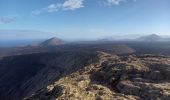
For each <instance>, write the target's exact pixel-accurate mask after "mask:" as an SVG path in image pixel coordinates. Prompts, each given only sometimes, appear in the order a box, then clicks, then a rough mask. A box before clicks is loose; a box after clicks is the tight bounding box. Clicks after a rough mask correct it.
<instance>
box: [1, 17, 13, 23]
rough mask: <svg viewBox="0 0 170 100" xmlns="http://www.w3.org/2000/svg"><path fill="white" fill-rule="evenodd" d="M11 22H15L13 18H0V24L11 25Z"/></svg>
mask: <svg viewBox="0 0 170 100" xmlns="http://www.w3.org/2000/svg"><path fill="white" fill-rule="evenodd" d="M13 21H15V18H14V17H9V16H0V23H11V22H13Z"/></svg>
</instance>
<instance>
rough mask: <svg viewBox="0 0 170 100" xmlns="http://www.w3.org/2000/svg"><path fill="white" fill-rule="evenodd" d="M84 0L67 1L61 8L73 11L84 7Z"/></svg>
mask: <svg viewBox="0 0 170 100" xmlns="http://www.w3.org/2000/svg"><path fill="white" fill-rule="evenodd" d="M83 1H84V0H67V1H65V2H64V3H63V5H62V7H63V9H65V10H75V9H78V8H82V7H84V5H83Z"/></svg>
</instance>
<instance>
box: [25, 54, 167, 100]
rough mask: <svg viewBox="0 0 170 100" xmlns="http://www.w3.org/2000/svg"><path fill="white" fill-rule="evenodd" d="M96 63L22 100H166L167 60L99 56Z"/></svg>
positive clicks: (141, 56) (164, 58)
mask: <svg viewBox="0 0 170 100" xmlns="http://www.w3.org/2000/svg"><path fill="white" fill-rule="evenodd" d="M98 56H99V61H98V62H96V63H91V64H90V65H87V66H86V67H84V68H82V69H80V70H78V71H76V72H73V73H72V74H69V75H66V76H65V77H62V78H60V79H59V80H56V81H55V82H53V83H52V84H51V85H48V86H47V87H46V88H42V89H40V90H39V91H37V92H36V93H34V94H32V96H30V97H26V98H25V100H55V99H57V100H169V99H170V57H169V56H162V55H160V56H158V55H157V56H155V55H128V56H117V55H113V54H108V53H104V52H100V53H99V55H98Z"/></svg>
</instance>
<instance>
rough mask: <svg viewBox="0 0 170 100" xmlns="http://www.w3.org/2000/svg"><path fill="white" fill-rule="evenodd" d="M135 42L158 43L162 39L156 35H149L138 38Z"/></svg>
mask: <svg viewBox="0 0 170 100" xmlns="http://www.w3.org/2000/svg"><path fill="white" fill-rule="evenodd" d="M136 40H137V41H160V40H162V37H161V36H159V35H157V34H151V35H147V36H143V37H139V38H137V39H136Z"/></svg>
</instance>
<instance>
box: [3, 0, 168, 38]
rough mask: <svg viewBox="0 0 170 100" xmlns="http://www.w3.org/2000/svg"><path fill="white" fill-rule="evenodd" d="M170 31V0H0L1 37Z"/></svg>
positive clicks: (141, 33)
mask: <svg viewBox="0 0 170 100" xmlns="http://www.w3.org/2000/svg"><path fill="white" fill-rule="evenodd" d="M145 34H146V35H147V34H160V35H170V0H0V40H17V39H23V40H24V39H43V38H49V37H54V36H55V37H59V38H63V39H68V40H69V39H70V40H74V39H75V40H76V39H77V40H78V39H79V40H83V39H99V38H104V37H111V36H115V37H116V36H117V37H122V36H124V37H126V38H127V37H133V36H138V35H139V36H140V35H145Z"/></svg>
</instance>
